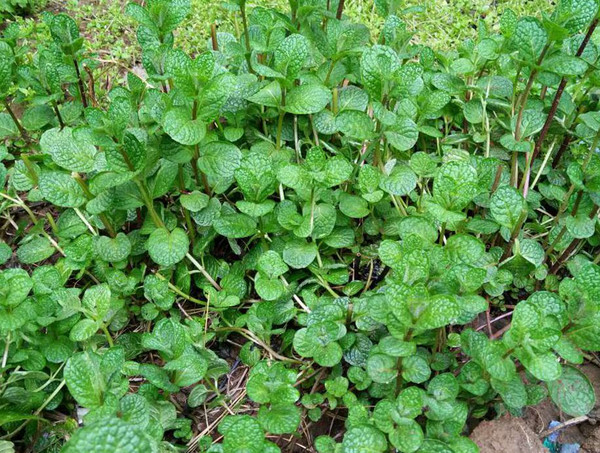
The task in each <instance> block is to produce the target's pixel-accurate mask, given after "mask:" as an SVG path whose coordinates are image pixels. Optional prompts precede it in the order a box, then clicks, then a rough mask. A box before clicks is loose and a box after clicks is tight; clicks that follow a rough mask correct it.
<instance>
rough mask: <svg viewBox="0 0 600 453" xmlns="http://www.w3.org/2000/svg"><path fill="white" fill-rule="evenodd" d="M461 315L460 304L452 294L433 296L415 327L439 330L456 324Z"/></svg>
mask: <svg viewBox="0 0 600 453" xmlns="http://www.w3.org/2000/svg"><path fill="white" fill-rule="evenodd" d="M460 314H461V308H460V302H459V301H458V300H457V298H456V296H453V295H451V294H438V295H435V296H431V297H430V298H429V301H428V303H427V307H426V308H425V310H424V311H423V312H422V313H421V315H420V316H419V319H418V320H417V322H416V324H415V327H417V328H419V329H437V328H440V327H443V326H445V325H447V324H453V323H455V322H456V321H457V320H458V318H459V316H460Z"/></svg>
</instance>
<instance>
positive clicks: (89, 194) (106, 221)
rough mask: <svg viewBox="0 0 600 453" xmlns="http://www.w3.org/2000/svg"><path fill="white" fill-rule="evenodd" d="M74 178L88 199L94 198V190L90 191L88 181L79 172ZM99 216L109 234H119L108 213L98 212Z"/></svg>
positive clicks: (112, 236) (112, 235)
mask: <svg viewBox="0 0 600 453" xmlns="http://www.w3.org/2000/svg"><path fill="white" fill-rule="evenodd" d="M73 178H74V179H75V181H77V184H79V187H81V190H83V193H84V195H85V197H86V198H87V199H88V200H92V199H93V198H94V194H92V192H90V189H89V188H88V186H87V184H86V182H85V181H84V180H83V179H82V178H81V176H79V174H77V173H73ZM98 218H99V219H100V222H102V225H104V228H106V231H107V232H108V235H109V236H110V237H111V238H114V237H115V236H116V235H117V234H116V232H115V229H114V227H113V226H112V223H111V222H110V220H109V218H108V217H107V216H106V214H98Z"/></svg>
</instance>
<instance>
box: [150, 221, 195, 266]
mask: <svg viewBox="0 0 600 453" xmlns="http://www.w3.org/2000/svg"><path fill="white" fill-rule="evenodd" d="M189 247H190V241H189V239H188V236H187V234H186V232H185V231H184V230H182V229H181V228H175V229H174V230H173V231H170V232H169V230H167V229H166V228H157V229H156V230H154V231H153V232H152V234H151V235H150V237H149V238H148V253H149V254H150V258H152V260H153V261H154V262H155V263H157V264H160V265H161V266H165V267H168V266H172V265H173V264H177V263H178V262H180V261H181V260H182V259H183V258H184V257H185V255H186V254H187V253H188V250H189Z"/></svg>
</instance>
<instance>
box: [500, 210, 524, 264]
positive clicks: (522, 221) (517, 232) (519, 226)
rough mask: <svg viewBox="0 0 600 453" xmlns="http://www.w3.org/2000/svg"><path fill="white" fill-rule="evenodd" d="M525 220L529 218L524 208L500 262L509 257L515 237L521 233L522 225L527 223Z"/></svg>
mask: <svg viewBox="0 0 600 453" xmlns="http://www.w3.org/2000/svg"><path fill="white" fill-rule="evenodd" d="M525 220H527V211H525V210H524V211H523V212H521V217H519V220H518V221H517V224H516V225H515V228H514V229H513V232H512V234H511V235H510V239H509V241H508V242H507V243H506V245H505V246H504V253H502V258H500V262H502V261H504V260H505V259H507V258H508V256H509V255H510V252H511V250H512V245H513V244H514V242H515V239H517V236H518V235H519V233H520V231H521V227H522V226H523V224H524V223H525Z"/></svg>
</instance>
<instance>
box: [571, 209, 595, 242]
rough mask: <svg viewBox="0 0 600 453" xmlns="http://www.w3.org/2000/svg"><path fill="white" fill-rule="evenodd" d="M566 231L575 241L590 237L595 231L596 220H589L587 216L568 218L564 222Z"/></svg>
mask: <svg viewBox="0 0 600 453" xmlns="http://www.w3.org/2000/svg"><path fill="white" fill-rule="evenodd" d="M565 226H566V228H567V231H568V232H569V234H570V235H571V236H573V237H574V238H576V239H585V238H589V237H592V236H593V235H594V233H595V231H596V218H595V217H594V218H593V219H590V218H589V216H587V215H581V214H580V215H577V216H575V217H573V216H568V217H567V220H566V221H565Z"/></svg>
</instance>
